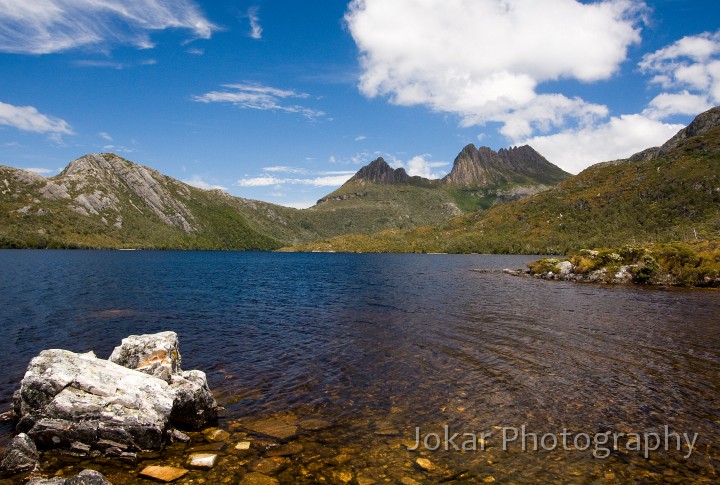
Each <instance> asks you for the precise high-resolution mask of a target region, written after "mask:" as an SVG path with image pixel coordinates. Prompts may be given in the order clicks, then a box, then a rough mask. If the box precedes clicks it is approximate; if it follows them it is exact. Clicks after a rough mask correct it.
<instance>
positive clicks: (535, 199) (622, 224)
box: [299, 108, 720, 254]
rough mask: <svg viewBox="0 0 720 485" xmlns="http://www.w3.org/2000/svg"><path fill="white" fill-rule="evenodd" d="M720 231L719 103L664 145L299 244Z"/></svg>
mask: <svg viewBox="0 0 720 485" xmlns="http://www.w3.org/2000/svg"><path fill="white" fill-rule="evenodd" d="M718 238H720V108H714V109H713V110H710V111H708V112H707V113H704V114H702V115H700V116H699V117H698V118H697V119H696V120H695V121H694V122H693V123H692V124H691V125H690V126H689V127H688V128H686V129H684V130H682V131H681V132H680V133H678V135H676V137H674V138H673V139H671V140H670V141H668V143H666V144H665V145H663V147H661V148H657V149H651V150H646V151H645V152H642V153H641V154H638V155H637V156H634V157H632V158H630V159H627V160H620V161H615V162H607V163H602V164H598V165H594V166H592V167H590V168H588V169H586V170H585V171H583V172H582V173H580V174H579V175H577V176H575V177H572V178H570V179H568V180H566V181H565V182H562V183H561V184H560V185H559V186H557V187H555V188H553V189H550V190H548V191H545V192H542V193H538V194H535V195H533V196H531V197H527V198H525V199H522V200H519V201H514V202H508V203H506V204H500V205H496V206H495V207H493V208H491V209H490V210H488V211H485V212H476V213H472V214H468V215H464V216H459V217H456V218H454V219H453V220H452V221H450V222H449V223H446V224H440V225H434V226H426V227H420V228H416V229H414V230H411V231H397V230H386V231H384V232H380V233H377V234H375V235H372V236H363V235H349V236H343V237H337V238H333V239H330V240H326V241H323V242H318V243H313V244H309V245H306V246H302V247H300V248H299V249H302V250H332V251H391V252H412V251H423V252H450V253H472V252H477V253H528V254H532V253H534V254H538V253H540V254H544V253H566V252H569V251H572V250H575V249H579V248H583V247H604V246H613V245H621V244H628V243H637V244H639V243H664V242H671V241H690V240H716V239H718Z"/></svg>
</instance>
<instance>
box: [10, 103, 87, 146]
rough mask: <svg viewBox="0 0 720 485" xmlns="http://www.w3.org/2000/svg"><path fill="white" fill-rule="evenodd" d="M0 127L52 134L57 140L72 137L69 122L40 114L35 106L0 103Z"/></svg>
mask: <svg viewBox="0 0 720 485" xmlns="http://www.w3.org/2000/svg"><path fill="white" fill-rule="evenodd" d="M0 125H6V126H12V127H14V128H17V129H19V130H23V131H32V132H35V133H50V134H51V135H53V136H55V137H56V138H57V137H58V136H60V135H72V134H73V131H72V128H70V125H69V124H68V122H67V121H65V120H62V119H60V118H55V117H54V116H48V115H45V114H42V113H40V112H39V111H38V110H37V108H34V107H33V106H13V105H12V104H7V103H3V102H2V101H0Z"/></svg>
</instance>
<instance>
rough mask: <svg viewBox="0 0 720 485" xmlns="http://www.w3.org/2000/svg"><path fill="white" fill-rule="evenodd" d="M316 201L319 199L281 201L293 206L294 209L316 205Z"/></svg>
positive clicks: (286, 205)
mask: <svg viewBox="0 0 720 485" xmlns="http://www.w3.org/2000/svg"><path fill="white" fill-rule="evenodd" d="M316 202H317V201H315V200H296V201H291V202H281V203H280V205H284V206H285V207H292V208H293V209H307V208H308V207H312V206H314V205H315V204H316Z"/></svg>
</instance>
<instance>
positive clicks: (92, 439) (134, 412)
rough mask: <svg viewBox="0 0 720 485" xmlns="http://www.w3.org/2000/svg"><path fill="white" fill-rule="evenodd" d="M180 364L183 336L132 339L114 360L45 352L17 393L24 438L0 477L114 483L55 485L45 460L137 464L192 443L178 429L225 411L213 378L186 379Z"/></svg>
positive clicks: (10, 450) (89, 477) (15, 414)
mask: <svg viewBox="0 0 720 485" xmlns="http://www.w3.org/2000/svg"><path fill="white" fill-rule="evenodd" d="M180 364H181V356H180V352H179V343H178V337H177V334H175V332H161V333H157V334H152V335H133V336H130V337H128V338H126V339H123V341H122V343H121V345H119V346H118V347H116V348H115V350H114V351H113V352H112V355H111V356H110V358H109V359H108V360H104V359H100V358H98V357H96V356H95V354H94V353H92V352H88V353H85V354H76V353H74V352H70V351H67V350H60V349H51V350H44V351H42V352H41V353H40V354H39V355H38V356H37V357H35V358H33V359H32V360H31V361H30V364H29V365H28V368H27V371H26V373H25V376H24V378H23V380H22V382H21V384H20V388H19V389H18V390H17V391H16V392H15V395H14V399H13V401H14V402H13V410H12V416H11V418H12V419H13V420H14V421H15V422H16V426H15V428H16V430H17V431H18V432H19V434H18V435H17V436H15V438H13V440H12V441H11V442H10V444H9V446H8V447H7V449H6V450H5V453H4V454H3V455H2V458H1V460H0V471H1V472H2V473H3V475H11V476H12V475H17V474H21V473H24V474H28V473H29V476H30V478H31V479H32V480H31V482H30V483H33V484H44V483H53V484H56V483H67V484H69V485H70V484H73V483H85V484H89V483H92V484H96V483H97V484H100V483H109V482H107V481H106V480H105V479H104V478H103V477H102V476H98V475H99V474H97V472H93V471H92V470H90V471H87V472H83V473H85V474H84V475H82V476H80V475H78V477H79V478H77V477H72V478H62V479H58V480H62V481H58V480H56V479H55V478H53V479H52V480H55V481H47V480H45V479H44V478H42V477H41V475H42V467H41V466H40V462H41V453H40V452H45V451H51V450H57V451H59V452H61V453H65V454H68V455H72V456H77V457H87V458H112V459H117V460H120V461H126V462H135V461H136V460H137V459H138V453H141V452H148V451H158V450H162V449H163V447H164V446H165V445H166V444H167V443H169V442H171V441H172V440H189V438H188V437H187V435H186V434H185V433H183V432H182V431H180V430H179V429H178V428H180V429H184V430H192V429H199V428H202V427H203V426H206V425H208V424H211V423H213V422H214V421H215V420H216V419H217V417H218V410H219V407H218V405H217V403H216V401H215V398H214V397H213V395H212V393H211V392H210V389H209V387H208V385H207V380H206V376H205V373H203V372H202V371H198V370H191V371H183V370H182V369H181V368H180ZM36 475H40V476H36ZM73 480H75V481H73Z"/></svg>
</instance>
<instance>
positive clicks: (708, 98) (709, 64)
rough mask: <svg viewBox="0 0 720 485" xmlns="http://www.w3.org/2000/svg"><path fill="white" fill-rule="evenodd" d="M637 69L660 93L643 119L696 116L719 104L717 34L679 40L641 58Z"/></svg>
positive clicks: (719, 45) (719, 41) (719, 43)
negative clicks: (648, 75) (650, 80)
mask: <svg viewBox="0 0 720 485" xmlns="http://www.w3.org/2000/svg"><path fill="white" fill-rule="evenodd" d="M640 69H641V70H642V71H643V72H644V73H646V74H650V75H652V76H653V78H652V82H653V83H654V84H657V85H659V86H660V87H661V88H662V89H663V92H661V93H660V94H658V95H657V96H656V97H655V98H654V99H653V100H652V101H651V102H650V103H649V105H648V107H647V109H646V110H645V114H646V115H647V116H650V117H653V118H656V119H663V118H666V117H668V116H672V115H676V114H680V115H688V114H697V113H699V112H701V111H705V110H706V109H708V108H710V107H712V106H714V105H717V104H720V31H718V32H715V33H714V34H713V33H709V32H705V33H702V34H699V35H694V36H687V37H683V38H682V39H680V40H678V41H676V42H674V43H672V44H670V45H668V46H666V47H663V48H662V49H659V50H657V51H655V52H651V53H648V54H645V55H644V56H643V58H642V61H641V62H640Z"/></svg>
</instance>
